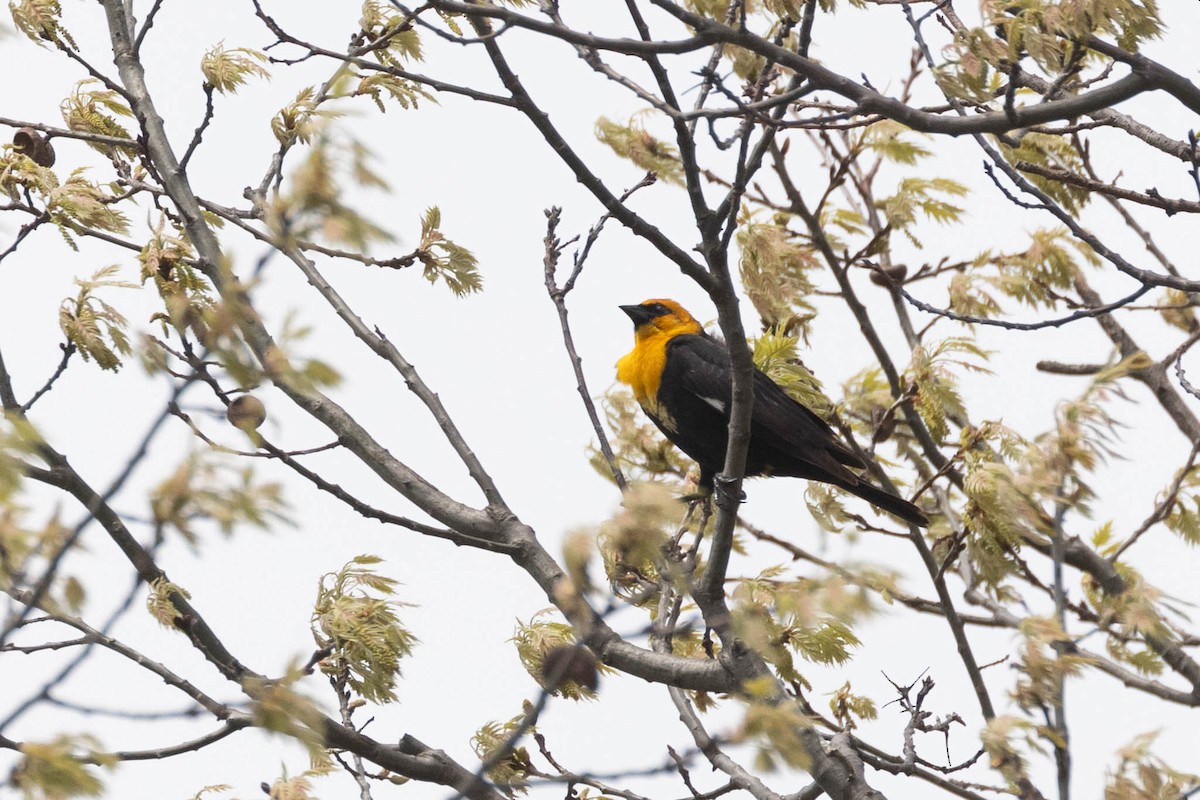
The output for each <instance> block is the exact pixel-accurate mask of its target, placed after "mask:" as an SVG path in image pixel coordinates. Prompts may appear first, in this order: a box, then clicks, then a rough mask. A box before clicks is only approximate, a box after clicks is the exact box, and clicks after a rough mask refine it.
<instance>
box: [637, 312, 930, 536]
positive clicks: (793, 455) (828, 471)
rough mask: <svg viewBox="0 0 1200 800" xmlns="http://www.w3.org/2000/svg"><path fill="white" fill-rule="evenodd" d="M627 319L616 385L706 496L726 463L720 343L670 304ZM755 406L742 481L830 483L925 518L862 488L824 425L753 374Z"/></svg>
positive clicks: (726, 385)
mask: <svg viewBox="0 0 1200 800" xmlns="http://www.w3.org/2000/svg"><path fill="white" fill-rule="evenodd" d="M621 310H622V311H624V312H625V313H626V314H628V315H629V318H630V319H632V320H633V332H634V339H635V342H636V343H635V344H634V347H633V350H631V351H630V352H629V353H628V354H627V355H625V356H624V357H623V358H622V359H621V360H620V361H618V362H617V380H619V381H621V382H622V383H626V384H628V385H629V386H630V387H631V388H632V389H633V395H634V397H635V398H637V401H638V403H639V404H640V405H641V407H642V410H643V411H645V412H646V415H647V416H649V417H650V419H651V420H652V421H653V422H654V424H655V425H657V426H658V429H659V430H660V431H662V432H663V435H664V436H666V437H667V438H668V439H670V440H671V442H672V443H674V444H675V446H676V447H678V448H679V449H680V450H682V451H683V452H685V453H687V454H688V455H689V456H690V457H691V458H693V459H694V460H695V461H696V463H697V464H699V465H700V488H701V489H702V490H704V491H707V492H710V491H712V488H713V478H714V477H715V476H716V475H717V474H718V473H719V472H720V471H721V469H722V468H723V467H724V465H725V449H726V445H727V443H728V426H729V411H730V406H731V405H732V394H733V368H732V366H730V361H729V351H728V350H727V349H726V347H725V345H724V343H722V342H720V341H718V340H716V339H714V338H712V337H711V336H709V335H708V334H706V333H705V332H704V330H703V328H701V327H700V323H699V322H697V321H696V320H695V319H694V318H693V317H692V315H691V314H689V313H688V312H687V311H686V310H685V309H684V308H683V306H681V305H679V304H678V303H676V302H675V301H674V300H661V299H654V300H647V301H645V302H644V303H641V304H640V305H636V306H621ZM753 380H754V407H753V412H752V416H751V421H750V447H749V451H748V452H747V454H746V475H747V476H756V475H782V476H787V477H792V478H807V479H808V480H811V481H821V482H823V483H831V484H833V485H834V486H837V487H839V488H841V489H845V490H846V491H847V492H850V493H851V494H854V495H857V496H859V497H861V498H862V499H864V500H866V501H867V502H869V503H871V504H872V505H875V506H877V507H878V508H880V509H882V510H884V511H887V512H889V513H891V514H895V515H896V516H897V517H900V518H901V519H903V520H905V521H907V522H911V523H913V524H914V525H922V526H924V525H928V524H929V519H928V518H927V517H926V516H925V515H924V514H923V513H921V510H920V509H919V508H917V507H916V506H914V505H913V504H912V503H910V502H908V501H907V500H903V499H901V498H899V497H896V496H895V495H891V494H888V493H887V492H885V491H884V490H883V489H880V488H879V487H877V486H873V485H871V484H870V483H867V482H866V480H864V479H863V478H862V477H861V476H859V475H857V474H856V473H854V472H852V471H850V469H848V467H857V468H860V469H861V468H863V467H865V466H866V465H865V464H863V462H862V460H861V459H860V458H859V457H858V456H857V455H855V454H854V453H853V452H851V450H850V449H849V448H847V447H846V446H845V445H844V444H842V443H841V442H840V441H838V439H837V436H836V435H835V434H834V432H833V429H832V428H830V427H829V426H828V425H827V424H825V422H824V420H822V419H821V418H820V417H818V416H817V415H816V414H814V413H813V412H812V411H810V410H808V409H807V408H805V407H804V406H803V405H801V404H800V403H797V402H796V401H795V400H793V399H792V398H791V397H790V396H788V394H787V393H786V392H785V391H784V390H783V389H781V388H780V387H779V385H778V384H776V383H775V382H774V381H773V380H771V379H770V378H769V377H767V375H766V374H765V373H763V372H761V371H760V370H758V369H755V370H754V377H753Z"/></svg>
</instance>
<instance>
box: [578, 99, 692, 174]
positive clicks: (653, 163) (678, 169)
mask: <svg viewBox="0 0 1200 800" xmlns="http://www.w3.org/2000/svg"><path fill="white" fill-rule="evenodd" d="M596 138H597V139H599V140H600V141H601V142H602V143H604V144H606V145H608V146H609V147H610V148H611V149H612V151H613V152H614V153H616V154H617V155H618V156H620V157H621V158H624V159H627V160H629V161H632V162H633V163H634V164H636V165H637V166H638V167H640V168H641V169H643V170H646V171H647V172H653V173H654V174H655V175H657V176H658V178H659V179H660V180H664V181H667V182H668V183H674V184H677V185H682V183H683V164H682V163H681V162H680V160H679V150H678V148H676V147H675V146H674V145H671V144H667V143H666V142H664V141H662V140H660V139H658V138H656V137H654V136H653V135H651V133H650V132H649V131H647V130H646V129H645V127H644V126H643V125H642V122H641V120H640V118H639V117H637V116H634V117H631V118H630V120H629V122H627V123H626V124H624V125H622V124H621V123H619V122H614V121H613V120H611V119H609V118H608V117H601V118H600V119H598V120H597V121H596Z"/></svg>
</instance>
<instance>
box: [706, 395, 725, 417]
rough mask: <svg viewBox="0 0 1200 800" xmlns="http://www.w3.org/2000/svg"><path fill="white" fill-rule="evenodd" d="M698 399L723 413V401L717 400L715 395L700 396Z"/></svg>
mask: <svg viewBox="0 0 1200 800" xmlns="http://www.w3.org/2000/svg"><path fill="white" fill-rule="evenodd" d="M700 399H701V400H703V401H704V402H706V403H708V404H709V405H710V406H712V407H713V408H715V409H716V410H717V411H720V412H721V413H722V414H724V413H725V403H724V401H722V400H718V399H717V398H715V397H701V398H700Z"/></svg>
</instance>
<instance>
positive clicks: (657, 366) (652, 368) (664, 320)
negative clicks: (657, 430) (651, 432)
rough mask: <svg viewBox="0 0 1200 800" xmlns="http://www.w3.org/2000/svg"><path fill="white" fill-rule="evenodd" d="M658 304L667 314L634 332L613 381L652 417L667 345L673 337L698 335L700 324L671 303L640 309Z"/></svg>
mask: <svg viewBox="0 0 1200 800" xmlns="http://www.w3.org/2000/svg"><path fill="white" fill-rule="evenodd" d="M652 303H661V304H662V305H665V306H667V307H668V308H669V309H670V310H671V313H669V314H663V315H662V316H658V317H655V318H654V319H651V320H649V321H648V322H645V323H643V324H641V325H639V326H638V327H637V328H636V330H635V331H634V340H635V343H634V346H633V349H632V350H630V351H629V352H628V353H626V354H625V355H624V356H623V357H622V358H621V359H620V360H619V361H617V380H619V381H620V382H621V383H624V384H628V385H629V387H630V388H631V389H633V396H634V397H635V398H637V401H638V403H639V404H640V405H641V406H642V408H644V409H646V410H647V411H648V412H650V413H651V414H654V415H655V416H662V415H661V414H660V413H659V410H658V387H659V383H660V381H661V380H662V373H663V367H664V366H666V363H667V345H668V344H669V343H670V342H671V340H672V339H674V338H675V337H676V336H681V335H683V334H688V333H700V332H701V331H702V328H701V327H700V323H699V322H696V320H695V319H694V318H693V317H692V315H691V314H689V313H688V312H687V311H685V310H684V309H683V307H682V306H680V305H679V304H678V303H676V302H674V301H671V300H647V301H646V302H645V303H644V304H643V305H649V304H652Z"/></svg>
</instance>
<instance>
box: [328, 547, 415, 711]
mask: <svg viewBox="0 0 1200 800" xmlns="http://www.w3.org/2000/svg"><path fill="white" fill-rule="evenodd" d="M382 560H383V559H381V558H379V557H378V556H369V555H360V556H356V557H355V558H353V559H351V560H350V562H349V563H347V564H346V565H345V566H343V567H342V568H341V569H340V570H338V571H337V572H331V573H328V574H326V575H324V576H323V577H322V578H321V581H320V583H319V585H318V587H317V600H316V604H315V605H314V607H313V615H312V632H313V638H314V639H315V640H316V643H317V646H318V647H320V648H323V649H324V648H328V649H329V650H330V651H331V652H330V655H329V656H328V657H327V658H325V659H324V660H322V661H321V671H322V672H324V673H326V674H327V675H330V676H333V677H335V678H338V679H343V678H344V679H345V680H346V682H347V683H348V684H349V685H350V688H352V689H353V690H354V691H355V692H357V693H358V694H360V695H362V696H363V697H364V698H366V699H367V700H369V701H371V702H373V703H391V702H394V701H395V700H396V699H397V697H396V678H397V677H398V676H399V674H400V660H401V659H402V658H404V657H405V656H408V655H409V654H411V653H412V650H413V647H414V646H415V645H416V643H417V638H416V637H415V636H413V635H412V634H411V633H410V632H409V631H408V630H406V629H405V628H404V626H403V625H402V624H401V623H400V618H399V616H398V615H397V614H396V611H397V609H399V608H402V607H404V606H406V605H407V604H406V603H401V602H399V601H397V600H395V599H394V597H395V594H396V581H394V580H392V579H391V578H387V577H384V576H382V575H379V574H378V573H377V572H375V570H374V569H373V567H374V566H375V565H376V564H379V563H381V562H382Z"/></svg>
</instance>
